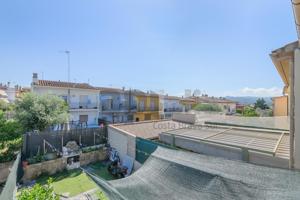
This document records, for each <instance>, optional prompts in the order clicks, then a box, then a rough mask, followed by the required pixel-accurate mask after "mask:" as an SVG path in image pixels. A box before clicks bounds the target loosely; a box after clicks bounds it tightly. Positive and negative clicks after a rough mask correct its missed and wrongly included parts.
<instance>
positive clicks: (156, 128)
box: [112, 120, 188, 139]
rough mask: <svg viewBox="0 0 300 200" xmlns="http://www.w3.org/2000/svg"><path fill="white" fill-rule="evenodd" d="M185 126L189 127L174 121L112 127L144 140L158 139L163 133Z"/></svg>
mask: <svg viewBox="0 0 300 200" xmlns="http://www.w3.org/2000/svg"><path fill="white" fill-rule="evenodd" d="M185 126H188V124H185V123H182V122H177V121H173V120H155V121H142V122H133V123H127V124H126V123H125V124H114V125H112V127H116V128H118V129H121V130H123V131H126V132H128V133H130V134H132V135H135V136H137V137H141V138H144V139H156V138H158V136H159V134H160V133H162V132H166V131H170V130H174V129H179V128H183V127H185Z"/></svg>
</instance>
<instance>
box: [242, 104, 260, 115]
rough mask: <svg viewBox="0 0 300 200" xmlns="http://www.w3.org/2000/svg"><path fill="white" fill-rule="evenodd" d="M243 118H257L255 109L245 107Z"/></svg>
mask: <svg viewBox="0 0 300 200" xmlns="http://www.w3.org/2000/svg"><path fill="white" fill-rule="evenodd" d="M243 116H245V117H258V114H257V113H256V111H255V109H254V108H252V107H249V106H248V107H245V109H244V113H243Z"/></svg>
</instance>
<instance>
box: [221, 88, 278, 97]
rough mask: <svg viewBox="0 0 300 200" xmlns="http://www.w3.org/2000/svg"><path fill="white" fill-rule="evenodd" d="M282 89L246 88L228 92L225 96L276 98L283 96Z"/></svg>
mask: <svg viewBox="0 0 300 200" xmlns="http://www.w3.org/2000/svg"><path fill="white" fill-rule="evenodd" d="M281 95H282V88H278V87H271V88H249V87H245V88H242V89H240V90H238V91H234V92H226V93H225V95H224V96H255V97H274V96H281Z"/></svg>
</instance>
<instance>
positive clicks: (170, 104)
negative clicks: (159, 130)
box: [163, 95, 184, 113]
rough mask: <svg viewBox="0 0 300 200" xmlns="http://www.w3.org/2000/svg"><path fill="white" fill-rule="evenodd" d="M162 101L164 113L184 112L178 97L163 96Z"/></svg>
mask: <svg viewBox="0 0 300 200" xmlns="http://www.w3.org/2000/svg"><path fill="white" fill-rule="evenodd" d="M163 99H164V108H163V109H164V112H165V113H166V112H183V111H184V105H183V104H181V99H182V98H180V97H176V96H169V95H165V96H163Z"/></svg>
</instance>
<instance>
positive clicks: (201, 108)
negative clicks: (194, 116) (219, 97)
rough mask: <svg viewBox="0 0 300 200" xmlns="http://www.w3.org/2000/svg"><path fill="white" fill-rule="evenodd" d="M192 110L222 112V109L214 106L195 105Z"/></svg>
mask: <svg viewBox="0 0 300 200" xmlns="http://www.w3.org/2000/svg"><path fill="white" fill-rule="evenodd" d="M193 109H194V110H197V111H210V112H222V108H221V107H220V106H218V105H216V104H197V105H196V106H194V107H193Z"/></svg>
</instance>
